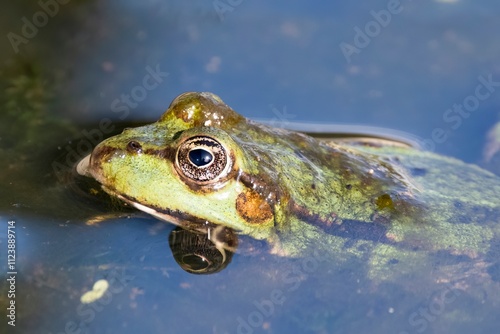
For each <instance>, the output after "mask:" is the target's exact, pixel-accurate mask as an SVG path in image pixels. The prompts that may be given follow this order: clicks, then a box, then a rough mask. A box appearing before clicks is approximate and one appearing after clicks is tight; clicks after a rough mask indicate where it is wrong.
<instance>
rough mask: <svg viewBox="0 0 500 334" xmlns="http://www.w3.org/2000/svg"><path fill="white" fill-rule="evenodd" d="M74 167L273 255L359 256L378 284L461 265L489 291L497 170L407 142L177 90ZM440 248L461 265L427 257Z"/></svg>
mask: <svg viewBox="0 0 500 334" xmlns="http://www.w3.org/2000/svg"><path fill="white" fill-rule="evenodd" d="M77 170H78V173H79V174H81V175H84V176H88V177H91V178H93V179H95V180H96V181H98V182H99V183H100V184H101V186H102V188H103V189H104V191H106V192H107V193H108V194H110V195H111V196H112V197H114V198H118V199H120V200H122V201H123V202H125V203H127V204H129V205H130V206H133V207H135V208H137V209H139V210H141V211H143V212H146V213H148V214H150V215H152V216H154V217H156V218H158V219H160V220H164V221H167V222H170V223H173V224H175V225H178V226H180V227H182V228H184V229H186V230H190V231H196V232H197V233H208V234H210V233H214V234H217V233H218V232H220V229H221V228H227V229H231V230H233V231H235V233H236V234H237V235H239V236H244V237H247V238H250V239H252V240H259V241H263V242H264V243H265V245H267V246H268V248H267V249H268V252H269V253H271V254H273V255H276V256H286V257H296V258H301V257H302V258H305V257H315V256H320V257H321V258H323V257H325V256H326V257H327V258H328V259H329V260H332V259H333V260H332V261H333V263H335V265H336V266H339V267H341V266H342V264H348V263H353V261H356V262H357V263H361V264H363V266H364V267H365V268H366V275H367V277H369V278H370V279H371V280H373V281H376V282H379V283H381V282H400V281H401V280H404V279H405V277H406V278H407V277H408V276H412V277H413V279H412V280H413V281H415V282H417V281H418V282H419V283H418V286H420V287H421V286H422V282H424V281H427V280H431V281H432V282H438V281H439V282H451V281H454V280H455V281H456V279H457V277H458V276H460V275H461V276H460V277H462V278H464V277H467V279H468V280H469V283H470V277H471V275H472V276H474V277H476V278H477V279H479V280H481V281H482V282H484V281H485V280H488V282H489V283H491V284H492V285H490V286H492V287H493V288H492V289H493V291H495V294H497V295H500V293H499V291H500V288H499V283H498V282H499V281H500V267H499V265H498V262H497V260H496V259H497V258H498V255H500V247H499V240H500V224H499V223H500V222H499V220H500V178H499V177H498V176H497V175H495V174H493V173H491V172H489V171H487V170H484V169H481V168H480V167H478V166H476V165H472V164H467V163H465V162H462V161H460V160H457V159H455V158H451V157H446V156H442V155H439V154H436V153H433V152H429V151H424V150H422V149H419V148H416V147H414V146H412V145H408V144H405V143H401V142H395V141H390V140H385V141H384V140H367V139H366V138H351V139H348V140H346V139H343V140H325V139H320V138H314V137H313V136H309V135H307V134H304V133H301V132H297V131H291V130H287V129H284V128H273V127H271V126H268V125H264V124H261V123H258V122H255V121H252V120H249V119H247V118H245V117H244V116H242V115H240V114H239V113H237V112H236V111H234V110H233V109H232V108H231V107H229V106H228V105H226V104H225V103H224V102H223V100H222V99H221V98H220V97H218V96H217V95H215V94H213V93H208V92H187V93H183V94H181V95H179V96H178V97H176V98H175V99H174V100H173V101H172V103H171V104H170V106H169V107H168V109H167V110H166V111H165V112H164V113H163V115H162V116H161V117H160V118H159V120H158V121H156V122H154V123H152V124H148V125H145V126H141V127H136V128H127V129H125V130H124V131H123V132H122V133H121V134H119V135H116V136H114V137H110V138H108V139H105V140H104V141H102V142H101V143H100V144H98V145H97V146H96V147H95V148H94V150H93V151H92V153H91V154H90V155H88V156H87V157H85V158H84V159H83V160H82V161H81V162H80V163H79V164H78V167H77ZM443 257H445V258H453V259H456V261H458V262H459V264H458V265H457V263H455V262H453V261H452V262H453V263H450V264H447V265H439V266H436V265H435V264H436V263H438V262H439V261H440V259H442V258H443ZM423 268H427V269H428V270H430V271H432V275H429V274H428V273H429V272H428V271H426V270H424V269H423ZM431 268H432V269H431ZM430 276H432V277H430ZM456 284H458V283H456Z"/></svg>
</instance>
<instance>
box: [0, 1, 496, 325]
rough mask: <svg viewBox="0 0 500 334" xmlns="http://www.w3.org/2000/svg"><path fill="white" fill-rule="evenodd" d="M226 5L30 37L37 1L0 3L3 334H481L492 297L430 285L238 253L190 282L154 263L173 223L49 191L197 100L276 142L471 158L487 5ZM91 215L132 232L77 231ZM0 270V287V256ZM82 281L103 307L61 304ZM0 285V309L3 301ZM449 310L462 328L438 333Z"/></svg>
mask: <svg viewBox="0 0 500 334" xmlns="http://www.w3.org/2000/svg"><path fill="white" fill-rule="evenodd" d="M221 3H222V4H225V6H224V7H219V10H218V11H217V10H216V8H215V7H214V4H216V5H219V6H220V5H221ZM229 3H230V2H229V1H223V0H221V1H191V2H189V4H187V3H185V2H182V1H171V2H168V3H166V2H162V1H154V0H151V1H143V2H141V3H140V4H139V3H137V2H132V1H127V2H124V1H121V2H119V1H110V2H107V3H103V2H97V1H74V2H73V1H71V2H68V3H67V4H64V5H62V4H61V5H59V6H58V7H57V8H56V7H54V6H53V7H51V8H52V9H48V11H50V12H51V13H53V17H52V16H51V15H48V16H46V22H45V21H44V16H43V15H42V14H37V13H39V12H40V11H41V10H42V8H41V7H40V5H39V4H38V3H36V2H33V3H28V2H26V1H24V2H22V1H20V2H17V3H12V4H8V5H6V4H4V7H3V8H4V11H2V13H1V14H0V15H1V20H0V22H2V23H1V25H2V31H3V35H4V36H6V37H7V38H3V39H2V42H1V43H2V44H1V45H2V47H1V48H0V58H1V60H2V70H1V74H2V75H1V79H0V84H1V86H2V95H1V103H2V109H1V110H2V111H0V117H1V118H2V121H1V125H0V131H1V132H0V137H1V140H0V150H1V157H2V159H1V162H0V166H1V168H2V173H1V176H0V180H1V182H0V185H1V189H2V191H1V192H0V219H1V221H2V226H3V227H2V231H1V233H0V241H1V245H0V246H1V247H2V249H3V250H6V249H7V227H8V222H9V221H12V222H15V223H13V224H12V225H13V226H15V231H16V263H15V265H16V269H17V275H16V285H15V287H16V292H15V294H16V296H15V301H16V326H15V327H12V326H9V325H7V321H6V318H5V317H4V318H3V320H2V322H1V326H2V328H6V329H7V332H8V333H26V332H28V333H29V332H33V333H78V330H80V332H81V333H84V332H86V331H87V332H89V333H136V332H149V333H160V332H161V333H164V332H168V333H195V332H196V333H198V332H202V333H235V332H236V333H238V332H240V333H250V332H255V333H257V332H263V333H282V332H287V331H296V332H304V333H331V332H342V333H355V332H356V333H357V332H367V331H370V332H374V333H387V332H392V333H402V332H408V333H441V332H463V333H465V332H470V331H471V328H472V327H474V329H475V330H479V329H480V330H481V331H482V332H493V328H498V325H499V323H498V320H497V319H496V315H495V314H498V305H497V304H495V297H496V296H494V295H485V296H484V300H485V303H484V304H483V305H477V304H474V303H469V304H468V302H469V299H470V298H472V297H470V296H469V295H466V294H460V293H459V292H457V290H456V289H454V288H453V287H449V286H447V285H446V284H443V285H439V286H435V287H431V288H428V289H423V287H422V289H423V291H424V292H419V291H418V289H416V290H415V291H413V292H408V291H403V290H402V289H401V288H398V287H397V286H393V285H383V284H382V285H380V286H374V285H373V284H372V283H373V282H370V281H369V280H367V279H366V277H365V278H364V277H362V276H360V275H357V274H359V272H356V271H354V274H353V272H349V271H346V272H342V271H340V272H338V270H336V269H338V268H335V267H334V266H335V263H330V262H328V261H327V262H324V261H323V262H321V261H320V260H318V259H314V258H312V259H311V258H309V260H308V261H309V262H307V261H305V260H303V259H288V258H282V257H273V256H269V255H266V254H265V253H264V252H258V251H254V252H246V253H245V254H235V255H234V257H233V258H232V261H231V263H230V264H229V265H228V266H227V268H226V269H224V270H222V271H220V272H218V273H216V274H213V275H192V274H189V273H187V272H185V271H184V270H182V269H181V268H180V267H179V266H178V264H177V263H176V261H175V259H174V258H173V255H172V252H171V250H170V246H169V243H168V237H169V234H170V233H171V231H172V229H173V227H172V226H170V225H168V224H164V223H159V222H157V221H155V220H153V219H150V218H147V217H144V216H137V214H136V213H135V212H134V211H131V210H129V211H127V210H126V209H123V208H122V207H121V206H120V205H119V204H117V203H111V204H110V203H101V202H99V201H98V200H95V199H93V198H88V196H85V195H82V194H81V193H78V192H75V191H74V189H73V185H72V183H71V182H72V181H71V180H68V179H67V178H61V177H60V176H61V175H63V176H64V175H66V174H65V173H64V172H66V171H67V168H69V166H71V164H72V163H73V162H75V161H76V160H78V158H79V157H81V156H83V155H84V154H85V153H87V152H88V151H89V150H90V148H91V147H90V146H91V145H90V144H93V143H95V142H98V141H99V140H100V138H104V137H107V136H109V135H111V134H112V133H116V132H117V131H119V130H120V129H121V128H123V127H124V126H125V124H131V123H134V122H144V121H151V120H154V119H157V117H158V116H159V115H160V114H161V113H162V112H163V110H165V109H166V108H167V107H168V104H169V103H170V101H171V100H172V99H173V98H174V97H175V96H177V95H178V94H179V93H181V92H184V91H212V92H214V93H216V94H218V95H220V96H221V97H222V98H223V99H224V101H225V102H226V103H228V104H229V105H230V106H232V107H233V108H235V109H236V110H237V111H238V112H240V113H242V114H244V115H245V116H247V117H252V118H259V119H267V120H269V121H271V122H274V124H276V125H277V126H287V125H288V124H289V123H290V122H301V121H307V122H313V123H353V124H364V125H369V126H379V127H386V128H394V129H396V130H399V131H405V132H408V133H411V134H412V135H413V136H415V137H416V138H418V139H419V140H420V141H421V142H422V143H426V144H427V145H428V146H429V147H430V148H432V149H434V150H435V151H436V152H438V153H442V154H446V155H451V156H454V157H457V158H459V159H462V160H465V161H468V162H475V163H479V162H481V158H482V156H481V155H482V148H483V146H484V145H485V140H486V133H487V131H488V130H489V129H490V128H491V127H492V126H493V124H494V123H495V122H497V121H498V120H499V112H498V105H500V94H499V93H498V87H499V86H497V85H495V84H493V85H491V86H490V87H489V89H488V87H484V88H481V89H480V91H479V95H478V93H477V90H476V87H477V86H478V85H483V86H484V82H485V81H488V80H489V79H488V78H491V80H492V81H493V82H496V81H500V66H499V64H498V55H499V53H500V50H499V48H500V47H499V45H498V43H496V36H495V34H494V32H495V31H498V29H499V25H500V23H499V21H498V16H499V14H500V5H499V4H498V3H497V2H495V1H483V2H482V3H481V4H477V3H474V2H469V1H464V0H459V1H418V2H417V1H409V0H406V1H401V5H400V6H396V7H394V8H393V7H390V5H389V3H390V1H358V2H356V3H342V4H333V3H332V4H330V3H328V4H327V3H322V4H314V5H310V4H305V3H302V2H290V1H274V2H272V3H269V2H265V1H252V2H250V1H233V2H231V3H232V4H229ZM391 6H392V5H391ZM389 9H391V10H392V11H393V13H392V14H391V15H390V18H389V17H388V16H385V19H384V17H383V14H380V13H381V11H382V10H384V11H385V10H387V11H388V10H389ZM371 11H374V12H376V13H379V14H375V16H378V17H379V20H381V21H380V22H382V23H383V24H382V23H380V24H378V25H377V24H376V23H371V22H376V21H375V17H374V14H372V13H371ZM384 13H386V12H384ZM380 15H382V18H381V16H380ZM23 17H25V18H26V19H25V20H24V21H23ZM26 20H27V21H29V22H33V20H38V21H36V22H38V23H37V24H38V26H39V27H38V28H36V29H34V30H32V31H30V30H29V27H28V28H24V30H23V25H26V23H25V22H26ZM356 27H359V29H361V30H362V31H365V28H367V27H368V29H373V31H369V32H365V34H370V35H371V36H368V35H366V37H364V38H363V37H359V36H358V37H356V35H357V34H358V33H357V31H358V30H357V28H356ZM9 33H14V34H16V35H17V37H13V36H14V35H12V34H10V35H9ZM23 34H24V35H23ZM9 36H10V37H9ZM9 38H10V40H9ZM13 38H14V39H13ZM342 43H346V44H350V45H351V47H355V48H356V49H357V51H356V52H354V53H353V54H351V55H350V56H347V57H346V54H349V52H348V51H345V50H353V49H346V44H342ZM342 45H343V46H344V52H343V51H342V49H341V46H342ZM346 52H347V53H346ZM474 97H475V99H474ZM475 101H477V105H476V104H475ZM467 103H469V104H468V108H469V110H470V111H467V110H466V111H465V112H462V113H458V112H456V111H453V106H454V104H467ZM450 108H451V109H452V110H451V111H447V110H448V109H450ZM440 129H441V130H442V131H441V130H440ZM80 138H83V141H81V140H80ZM70 141H71V142H70ZM86 143H90V144H89V145H90V146H89V145H87V144H86ZM54 162H58V163H59V165H55V164H54ZM61 169H62V171H63V173H62V174H61V173H60V172H61ZM55 171H57V172H59V173H55ZM89 187H91V188H92V187H93V186H92V185H91V186H89ZM94 187H95V186H94ZM76 188H79V187H76ZM92 189H96V188H92ZM124 210H125V211H124ZM110 212H111V213H113V212H114V213H116V212H118V213H123V212H125V215H130V217H131V218H127V217H118V218H116V217H114V218H110V219H107V220H106V221H104V222H102V223H99V224H96V225H93V226H89V225H87V224H86V223H85V222H86V221H87V220H88V219H89V217H93V216H96V215H102V214H109V213H110ZM241 242H242V243H243V244H245V242H250V241H248V240H244V238H243V240H242V241H241ZM249 248H251V247H249ZM1 254H5V252H2V253H1ZM314 261H316V263H315V262H314ZM1 263H2V266H1V268H2V277H4V276H5V277H6V278H7V277H9V276H8V275H6V273H7V271H8V270H7V269H8V268H7V265H6V263H7V259H6V258H5V257H4V258H3V259H2V262H1ZM361 264H362V263H361ZM356 273H357V274H356ZM332 277H335V279H334V280H332ZM101 278H105V279H107V280H108V281H109V282H110V285H111V287H110V290H109V291H108V294H107V295H106V296H105V298H103V299H102V300H100V301H98V302H96V303H94V304H90V305H87V304H81V303H80V296H81V295H83V294H84V293H85V292H86V291H89V290H91V289H92V286H93V284H94V282H96V281H97V280H99V279H101ZM2 281H3V282H4V286H3V289H2V296H1V297H0V306H1V308H2V309H4V310H5V309H6V308H7V303H8V302H9V299H8V298H7V292H8V290H9V287H10V285H8V284H5V283H6V281H5V280H2ZM472 283H473V282H472ZM478 293H479V292H478ZM475 297H477V296H475ZM467 305H470V307H468V306H467ZM464 310H465V311H467V312H468V314H469V317H470V322H469V325H463V324H458V323H457V324H456V325H454V323H455V322H456V321H455V320H456V319H454V317H456V316H457V314H459V315H462V314H463V312H464ZM3 312H5V311H2V314H3Z"/></svg>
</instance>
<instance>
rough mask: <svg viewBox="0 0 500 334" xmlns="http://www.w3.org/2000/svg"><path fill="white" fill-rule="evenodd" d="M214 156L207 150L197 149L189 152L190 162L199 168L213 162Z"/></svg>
mask: <svg viewBox="0 0 500 334" xmlns="http://www.w3.org/2000/svg"><path fill="white" fill-rule="evenodd" d="M213 158H214V157H213V155H212V153H210V152H209V151H207V150H204V149H202V148H197V149H194V150H191V151H189V160H190V161H191V162H192V163H193V164H194V165H196V166H198V167H203V166H206V165H208V164H209V163H210V162H212V160H213Z"/></svg>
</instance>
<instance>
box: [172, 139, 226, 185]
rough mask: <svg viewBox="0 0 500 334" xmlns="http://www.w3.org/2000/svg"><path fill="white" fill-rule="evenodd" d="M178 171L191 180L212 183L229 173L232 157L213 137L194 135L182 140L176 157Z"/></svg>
mask: <svg viewBox="0 0 500 334" xmlns="http://www.w3.org/2000/svg"><path fill="white" fill-rule="evenodd" d="M175 160H176V161H175V166H176V169H177V171H178V172H179V173H180V174H181V175H182V176H184V177H186V178H187V179H188V180H189V181H195V182H197V183H210V182H212V181H215V180H219V179H220V178H221V177H223V176H225V175H227V170H228V166H229V165H230V163H229V162H230V159H229V157H228V154H227V151H226V149H225V148H224V146H223V145H222V144H221V143H219V142H218V141H217V140H215V139H214V138H212V137H208V136H194V137H191V138H188V139H186V140H184V141H182V142H181V144H180V145H179V147H178V149H177V155H176V159H175Z"/></svg>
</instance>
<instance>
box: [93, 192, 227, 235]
mask: <svg viewBox="0 0 500 334" xmlns="http://www.w3.org/2000/svg"><path fill="white" fill-rule="evenodd" d="M101 186H102V189H103V190H104V191H105V192H107V193H108V194H110V195H111V196H113V197H116V198H118V199H120V200H122V201H124V202H125V203H127V204H129V205H130V206H132V207H134V208H136V209H138V210H140V211H142V212H145V213H147V214H149V215H151V216H153V217H156V218H158V219H160V220H163V221H166V222H169V223H172V224H174V225H177V226H180V227H182V228H184V229H187V230H190V231H197V232H202V233H209V231H210V230H213V229H215V228H217V227H218V225H217V224H214V223H211V222H209V221H207V220H205V219H202V218H199V217H196V216H193V215H190V214H187V213H183V212H180V211H178V210H171V209H160V208H156V207H154V206H147V205H144V204H141V203H139V202H138V201H137V199H135V198H133V197H131V196H127V195H122V194H119V193H117V192H116V191H115V190H114V189H112V188H110V187H108V186H105V185H101Z"/></svg>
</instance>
